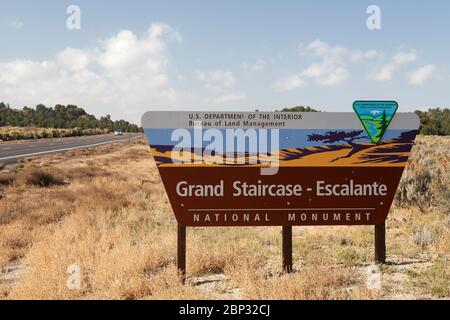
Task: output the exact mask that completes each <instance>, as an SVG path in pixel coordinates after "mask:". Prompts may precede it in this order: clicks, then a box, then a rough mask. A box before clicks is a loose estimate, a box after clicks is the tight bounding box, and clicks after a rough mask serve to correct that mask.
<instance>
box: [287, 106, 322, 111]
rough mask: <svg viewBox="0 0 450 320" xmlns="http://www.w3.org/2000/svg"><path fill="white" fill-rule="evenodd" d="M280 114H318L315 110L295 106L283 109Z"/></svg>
mask: <svg viewBox="0 0 450 320" xmlns="http://www.w3.org/2000/svg"><path fill="white" fill-rule="evenodd" d="M281 112H318V111H317V110H315V109H313V108H311V107H304V106H297V107H292V108H288V107H286V108H283V109H282V110H281Z"/></svg>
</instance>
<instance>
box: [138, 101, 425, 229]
mask: <svg viewBox="0 0 450 320" xmlns="http://www.w3.org/2000/svg"><path fill="white" fill-rule="evenodd" d="M354 108H355V111H356V113H333V112H306V113H290V112H287V113H285V112H147V113H146V114H145V115H144V116H143V119H142V125H143V128H144V130H145V134H146V136H147V138H148V141H149V144H150V148H151V153H152V155H153V157H154V159H155V162H156V165H157V167H158V170H159V172H160V175H161V178H162V181H163V184H164V187H165V189H166V191H167V194H168V197H169V199H170V203H171V206H172V208H173V211H174V213H175V215H176V219H177V221H178V223H179V224H180V225H183V226H294V225H381V224H384V221H385V219H386V217H387V214H388V212H389V208H390V206H391V204H392V200H393V198H394V195H395V192H396V190H397V186H398V183H399V181H400V178H401V175H402V172H403V169H404V167H405V165H406V163H407V160H408V156H409V153H410V151H411V148H412V146H413V143H414V139H415V137H416V134H417V130H418V128H419V119H418V117H417V116H416V115H415V114H414V113H398V114H397V115H395V117H394V114H395V111H396V110H397V104H396V103H395V104H394V103H391V102H385V103H383V102H376V103H370V102H357V103H355V105H354Z"/></svg>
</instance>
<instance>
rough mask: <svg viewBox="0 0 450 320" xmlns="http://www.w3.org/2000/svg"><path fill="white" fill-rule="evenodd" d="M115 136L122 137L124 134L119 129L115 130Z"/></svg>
mask: <svg viewBox="0 0 450 320" xmlns="http://www.w3.org/2000/svg"><path fill="white" fill-rule="evenodd" d="M114 135H115V136H121V135H123V132H122V130H120V129H117V130H114Z"/></svg>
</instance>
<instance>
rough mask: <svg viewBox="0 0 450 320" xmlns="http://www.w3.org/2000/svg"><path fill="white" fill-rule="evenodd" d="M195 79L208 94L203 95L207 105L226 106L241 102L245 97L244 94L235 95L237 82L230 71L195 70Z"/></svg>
mask: <svg viewBox="0 0 450 320" xmlns="http://www.w3.org/2000/svg"><path fill="white" fill-rule="evenodd" d="M196 78H197V80H199V81H200V82H202V83H203V85H204V88H205V89H206V90H207V92H208V94H203V96H204V97H206V101H207V102H208V103H209V102H213V103H215V104H226V103H230V102H236V101H241V100H244V99H246V97H247V96H246V94H245V93H242V92H239V93H236V84H237V80H236V77H235V75H234V73H233V72H232V71H231V70H223V69H212V70H207V71H200V70H197V71H196Z"/></svg>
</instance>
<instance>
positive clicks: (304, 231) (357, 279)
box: [0, 137, 450, 299]
mask: <svg viewBox="0 0 450 320" xmlns="http://www.w3.org/2000/svg"><path fill="white" fill-rule="evenodd" d="M449 149H450V139H449V138H438V137H419V140H418V143H417V145H416V146H415V148H414V154H413V156H412V159H411V163H410V167H409V169H408V171H407V172H405V175H404V179H403V180H402V184H401V187H400V191H399V195H398V197H397V201H396V205H395V206H394V207H393V208H392V210H391V212H390V216H389V219H388V221H387V228H388V230H387V250H388V252H387V254H388V264H387V265H384V266H381V271H382V286H381V288H380V289H369V288H368V286H367V278H368V272H370V271H368V270H370V268H372V267H373V265H372V259H373V227H295V228H294V243H293V248H294V250H293V255H294V269H295V270H294V273H292V274H290V275H284V274H282V273H280V272H279V271H280V269H281V266H280V264H281V228H278V227H272V228H196V229H194V228H189V229H188V240H187V241H188V258H187V269H188V280H187V284H186V285H181V284H180V281H179V279H178V277H177V272H176V266H175V257H176V222H175V218H174V215H173V213H172V211H171V208H170V204H169V202H168V199H167V197H166V195H165V191H164V188H163V186H162V184H161V181H160V178H159V175H158V173H157V169H156V167H155V165H154V162H153V160H152V159H151V157H150V154H149V147H148V146H147V145H146V143H145V142H144V140H141V141H135V142H133V143H119V144H114V145H109V146H102V147H98V148H95V149H93V150H89V151H86V150H79V151H74V152H72V153H66V154H62V155H53V156H48V157H43V158H39V159H34V160H31V161H27V162H25V163H24V164H22V165H18V166H17V167H12V168H9V169H8V170H4V172H3V173H1V174H0V297H1V298H4V299H94V298H95V299H221V298H225V299H228V298H230V299H395V298H400V299H430V298H446V299H448V298H450V232H449V229H450V215H449V213H448V208H449V202H450V197H449V194H448V192H449V189H450V177H449V157H450V156H449V152H448V150H449ZM72 265H77V266H79V268H80V271H81V286H80V289H75V290H73V289H72V290H71V289H69V288H68V286H67V281H68V279H69V274H68V268H69V267H70V266H72Z"/></svg>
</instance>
